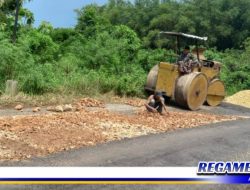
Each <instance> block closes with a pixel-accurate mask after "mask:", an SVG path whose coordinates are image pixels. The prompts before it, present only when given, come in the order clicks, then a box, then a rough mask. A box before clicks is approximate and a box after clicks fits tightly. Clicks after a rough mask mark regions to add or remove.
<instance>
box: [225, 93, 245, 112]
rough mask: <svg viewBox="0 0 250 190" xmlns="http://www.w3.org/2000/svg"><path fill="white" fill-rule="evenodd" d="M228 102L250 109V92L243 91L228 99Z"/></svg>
mask: <svg viewBox="0 0 250 190" xmlns="http://www.w3.org/2000/svg"><path fill="white" fill-rule="evenodd" d="M225 101H226V102H228V103H231V104H236V105H240V106H244V107H248V108H250V90H243V91H240V92H237V93H236V94H234V95H232V96H230V97H227V98H226V100H225Z"/></svg>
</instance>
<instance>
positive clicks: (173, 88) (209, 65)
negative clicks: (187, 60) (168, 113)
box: [145, 32, 225, 110]
mask: <svg viewBox="0 0 250 190" xmlns="http://www.w3.org/2000/svg"><path fill="white" fill-rule="evenodd" d="M160 34H161V35H170V36H174V37H175V38H176V49H175V52H176V54H175V55H171V57H173V56H174V57H175V59H171V60H173V61H172V63H171V62H160V63H159V64H157V65H155V66H154V67H153V68H152V69H151V70H150V72H149V74H148V77H147V83H146V86H145V90H147V91H149V92H152V93H153V92H155V91H161V92H163V93H164V94H165V97H166V98H169V99H172V100H173V101H175V102H176V103H177V104H179V105H180V106H183V107H186V108H188V109H190V110H197V109H199V108H200V107H201V105H203V104H204V103H205V102H206V103H207V104H208V105H210V106H217V105H219V104H220V103H221V102H222V100H223V99H224V97H225V88H224V84H223V82H222V81H221V80H220V79H219V74H220V69H221V65H220V63H219V62H216V61H212V60H206V58H205V56H204V54H203V52H204V51H205V49H204V48H199V47H198V42H199V41H206V40H207V37H199V36H194V35H190V34H184V33H175V32H161V33H160ZM181 38H188V39H192V40H193V41H194V42H195V48H194V49H193V51H192V54H193V55H194V57H195V58H196V59H197V60H198V63H199V64H198V66H194V67H193V68H192V72H191V73H188V74H183V73H181V72H180V71H179V66H178V65H177V64H176V63H177V60H178V57H179V55H180V45H179V44H180V39H181Z"/></svg>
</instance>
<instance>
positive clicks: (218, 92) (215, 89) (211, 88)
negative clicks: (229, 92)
mask: <svg viewBox="0 0 250 190" xmlns="http://www.w3.org/2000/svg"><path fill="white" fill-rule="evenodd" d="M224 98H225V87H224V84H223V82H222V81H221V80H219V79H214V80H212V81H211V82H210V83H209V85H208V92H207V100H206V103H207V104H208V105H209V106H218V105H219V104H220V103H221V102H222V101H223V99H224Z"/></svg>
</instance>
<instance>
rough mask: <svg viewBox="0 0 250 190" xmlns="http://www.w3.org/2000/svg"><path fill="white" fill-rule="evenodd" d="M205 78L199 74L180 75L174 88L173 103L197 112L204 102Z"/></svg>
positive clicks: (206, 86)
mask: <svg viewBox="0 0 250 190" xmlns="http://www.w3.org/2000/svg"><path fill="white" fill-rule="evenodd" d="M207 88H208V82H207V77H206V76H205V75H204V74H203V73H200V72H193V73H190V74H186V75H182V76H180V77H179V78H178V79H177V82H176V86H175V101H176V103H178V104H179V105H181V106H184V107H187V108H189V109H190V110H197V109H199V108H200V106H201V105H202V104H203V103H204V102H205V101H206V97H207Z"/></svg>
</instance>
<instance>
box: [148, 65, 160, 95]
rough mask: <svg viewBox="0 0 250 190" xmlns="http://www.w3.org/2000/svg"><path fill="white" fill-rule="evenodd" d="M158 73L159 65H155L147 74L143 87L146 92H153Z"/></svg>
mask: <svg viewBox="0 0 250 190" xmlns="http://www.w3.org/2000/svg"><path fill="white" fill-rule="evenodd" d="M158 71H159V65H158V64H157V65H155V66H154V67H153V68H152V69H151V70H150V72H149V73H148V77H147V83H146V85H145V90H146V91H151V92H154V91H155V88H156V83H157V77H158Z"/></svg>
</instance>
